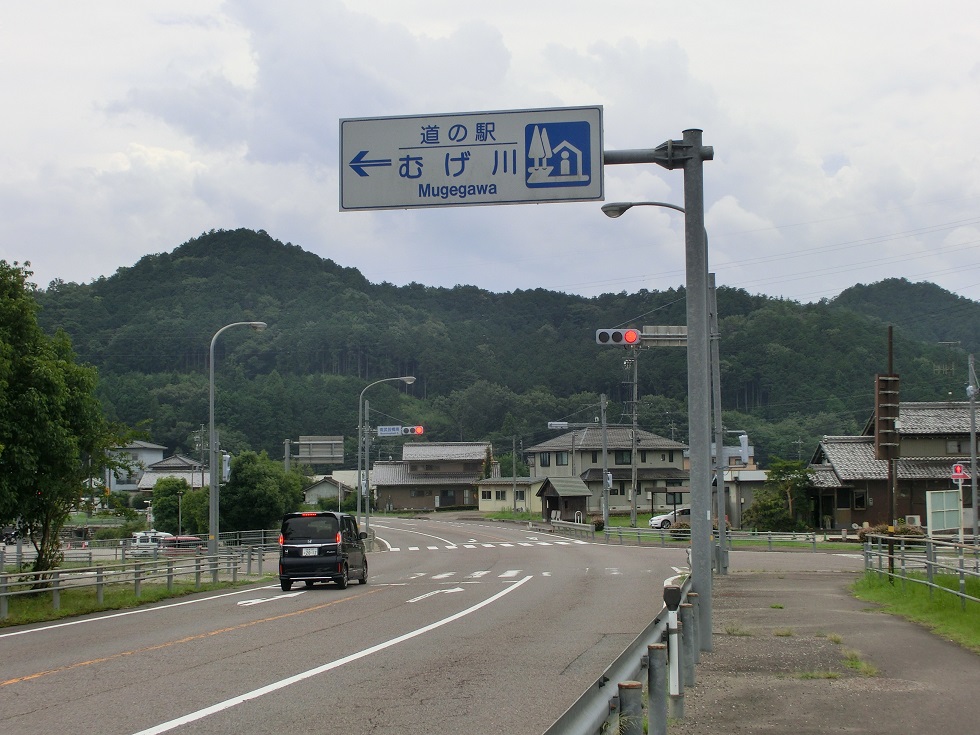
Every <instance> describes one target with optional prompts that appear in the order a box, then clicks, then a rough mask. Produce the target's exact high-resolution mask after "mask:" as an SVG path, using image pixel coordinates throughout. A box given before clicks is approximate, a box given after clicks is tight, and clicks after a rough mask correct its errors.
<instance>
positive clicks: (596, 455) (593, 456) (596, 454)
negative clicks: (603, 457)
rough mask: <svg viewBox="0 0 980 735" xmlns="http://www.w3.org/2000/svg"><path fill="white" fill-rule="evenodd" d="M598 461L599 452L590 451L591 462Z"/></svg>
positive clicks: (595, 462)
mask: <svg viewBox="0 0 980 735" xmlns="http://www.w3.org/2000/svg"><path fill="white" fill-rule="evenodd" d="M598 462H599V453H598V452H592V464H597V463H598Z"/></svg>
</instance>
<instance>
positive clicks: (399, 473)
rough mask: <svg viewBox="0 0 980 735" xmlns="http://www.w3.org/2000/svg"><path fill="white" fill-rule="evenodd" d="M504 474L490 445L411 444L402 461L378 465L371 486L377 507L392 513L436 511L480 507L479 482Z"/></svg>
mask: <svg viewBox="0 0 980 735" xmlns="http://www.w3.org/2000/svg"><path fill="white" fill-rule="evenodd" d="M488 456H489V457H490V459H491V470H490V475H491V477H493V476H497V477H499V475H500V470H499V465H497V463H496V462H493V456H492V449H491V445H490V444H489V443H487V442H408V443H407V444H405V445H404V446H403V447H402V460H401V461H400V462H375V463H374V467H373V468H372V469H371V486H372V488H373V489H374V491H375V492H376V493H377V504H378V507H381V508H389V509H391V510H434V509H436V508H447V507H457V506H473V507H476V506H477V505H478V496H477V488H476V483H477V481H478V480H479V479H480V478H481V477H483V475H484V474H485V471H484V465H485V463H486V460H487V457H488Z"/></svg>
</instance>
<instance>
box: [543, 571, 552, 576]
mask: <svg viewBox="0 0 980 735" xmlns="http://www.w3.org/2000/svg"><path fill="white" fill-rule="evenodd" d="M541 576H542V577H550V576H551V572H541Z"/></svg>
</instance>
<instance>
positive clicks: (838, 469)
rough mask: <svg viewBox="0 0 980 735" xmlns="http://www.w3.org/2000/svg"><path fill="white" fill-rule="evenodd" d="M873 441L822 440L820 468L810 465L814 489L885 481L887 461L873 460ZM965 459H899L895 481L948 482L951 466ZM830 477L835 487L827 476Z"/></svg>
mask: <svg viewBox="0 0 980 735" xmlns="http://www.w3.org/2000/svg"><path fill="white" fill-rule="evenodd" d="M874 451H875V449H874V438H873V437H870V436H825V437H824V438H823V441H821V442H820V450H819V451H818V453H817V454H818V456H822V458H823V462H822V464H811V465H810V470H811V471H812V473H813V483H814V485H816V486H817V487H839V486H840V485H842V484H845V485H846V484H848V483H851V482H855V481H861V480H881V481H884V480H887V479H888V461H887V460H884V459H875V456H874ZM962 461H967V460H966V458H965V457H960V458H957V457H903V458H901V459H899V460H898V461H897V462H896V463H895V469H896V472H897V474H898V479H899V480H942V479H946V478H949V475H950V472H951V470H952V466H953V464H954V463H955V462H962ZM827 473H833V475H834V476H835V477H836V480H837V484H834V480H833V479H832V478H831V477H829V476H828V474H827Z"/></svg>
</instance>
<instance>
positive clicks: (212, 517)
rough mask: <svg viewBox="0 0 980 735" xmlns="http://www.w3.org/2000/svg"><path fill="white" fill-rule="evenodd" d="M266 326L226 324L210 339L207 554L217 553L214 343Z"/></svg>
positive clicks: (243, 323) (241, 323)
mask: <svg viewBox="0 0 980 735" xmlns="http://www.w3.org/2000/svg"><path fill="white" fill-rule="evenodd" d="M267 326H268V325H267V324H266V323H265V322H233V323H231V324H226V325H225V326H223V327H222V328H221V329H219V330H218V331H217V332H215V333H214V336H213V337H212V338H211V351H210V360H209V366H210V375H209V379H208V421H209V423H208V430H209V431H208V475H209V477H208V554H210V555H212V556H213V555H214V554H217V553H218V533H219V529H218V474H217V471H216V465H217V462H218V439H217V435H216V434H215V431H214V343H215V342H216V341H217V339H218V335H220V334H221V333H222V332H224V331H225V330H226V329H231V328H232V327H251V328H252V329H254V330H255V331H257V332H261V331H262V330H263V329H265V328H266V327H267Z"/></svg>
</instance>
